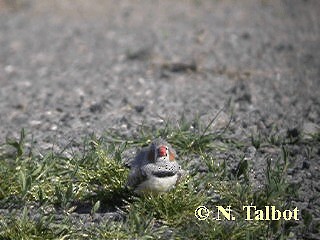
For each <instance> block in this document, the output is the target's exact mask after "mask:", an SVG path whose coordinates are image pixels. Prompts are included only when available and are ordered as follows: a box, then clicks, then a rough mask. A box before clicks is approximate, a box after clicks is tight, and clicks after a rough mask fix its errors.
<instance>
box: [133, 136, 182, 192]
mask: <svg viewBox="0 0 320 240" xmlns="http://www.w3.org/2000/svg"><path fill="white" fill-rule="evenodd" d="M176 156H177V155H176V151H175V150H174V149H173V148H172V146H171V145H170V144H169V143H168V142H167V141H165V140H163V139H162V138H156V139H155V140H153V141H152V142H151V144H150V145H149V146H148V147H144V148H142V149H141V150H140V151H139V152H138V153H137V155H136V156H135V158H134V159H133V160H131V161H130V160H129V161H128V162H127V166H128V167H129V168H130V172H129V175H128V180H127V187H128V188H130V189H133V190H134V193H136V194H137V195H145V194H148V193H151V194H161V193H164V192H167V191H169V190H171V189H172V188H174V187H175V186H176V185H177V184H178V183H179V181H180V180H181V177H183V176H184V175H185V174H186V171H184V170H183V169H182V168H181V166H180V165H179V164H178V163H177V162H176Z"/></svg>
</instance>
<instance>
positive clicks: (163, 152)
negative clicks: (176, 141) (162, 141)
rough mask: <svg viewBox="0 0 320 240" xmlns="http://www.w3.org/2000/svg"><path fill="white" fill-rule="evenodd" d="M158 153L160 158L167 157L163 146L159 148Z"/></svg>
mask: <svg viewBox="0 0 320 240" xmlns="http://www.w3.org/2000/svg"><path fill="white" fill-rule="evenodd" d="M158 153H159V156H160V157H164V156H167V148H166V147H165V146H161V147H159V149H158Z"/></svg>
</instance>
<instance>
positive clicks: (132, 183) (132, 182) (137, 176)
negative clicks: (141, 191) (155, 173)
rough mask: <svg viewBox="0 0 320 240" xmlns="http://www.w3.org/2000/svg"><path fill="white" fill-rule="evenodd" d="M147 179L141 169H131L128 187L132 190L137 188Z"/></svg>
mask: <svg viewBox="0 0 320 240" xmlns="http://www.w3.org/2000/svg"><path fill="white" fill-rule="evenodd" d="M146 179H147V175H146V174H145V173H144V172H143V170H142V169H140V168H136V167H135V168H131V171H130V174H129V176H128V181H127V186H128V187H130V188H135V187H137V186H138V185H139V184H140V183H142V182H143V181H145V180H146Z"/></svg>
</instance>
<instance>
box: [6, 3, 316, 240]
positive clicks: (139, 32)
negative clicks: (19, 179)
mask: <svg viewBox="0 0 320 240" xmlns="http://www.w3.org/2000/svg"><path fill="white" fill-rule="evenodd" d="M319 11H320V1H318V0H304V1H303V0H279V1H266V0H243V1H235V0H203V1H197V0H193V1H191V0H190V1H169V0H162V1H147V0H139V1H129V0H123V1H116V0H114V1H111V0H108V1H102V0H95V1H84V0H80V1H76V2H74V1H72V2H71V1H62V0H61V1H58V0H57V1H40V0H38V1H36V0H34V1H32V0H30V1H27V0H20V1H19V0H15V1H6V0H0V110H1V114H0V123H1V124H0V137H1V139H2V140H1V141H2V142H3V141H4V140H5V139H6V137H12V136H18V135H19V132H20V129H21V128H25V129H26V130H27V132H29V133H32V135H33V139H34V141H36V142H37V145H36V146H37V148H38V149H39V151H45V150H46V149H49V148H52V145H53V144H54V145H55V146H56V147H57V148H59V147H61V146H65V145H66V144H68V143H70V142H71V141H78V140H79V139H81V138H83V137H84V136H86V135H87V134H89V133H92V132H95V133H96V134H97V135H100V134H102V133H103V131H104V130H106V129H111V128H113V129H116V130H118V131H121V132H122V133H124V134H133V133H134V132H135V131H136V129H137V126H139V125H140V124H141V123H144V124H146V125H155V126H157V125H160V124H161V123H163V120H167V119H169V120H171V121H173V122H174V121H176V120H177V119H180V118H181V116H182V115H184V116H185V117H186V119H193V118H194V117H195V116H199V117H200V119H201V120H202V121H203V122H206V121H209V120H210V119H212V117H213V116H214V115H215V114H216V113H217V112H218V111H219V110H220V109H222V108H223V106H225V105H227V106H228V107H227V108H225V111H223V112H222V114H220V115H219V118H218V120H217V121H216V123H215V124H216V127H217V128H218V127H223V126H225V125H226V124H227V123H228V121H229V119H230V116H231V114H230V109H232V111H233V120H232V127H233V128H234V136H235V137H236V138H237V139H239V140H243V139H244V140H245V139H248V138H249V137H250V136H251V134H252V133H253V134H256V133H258V132H261V133H268V132H270V131H271V128H272V126H274V125H276V126H277V127H278V131H279V134H283V135H289V136H291V137H292V136H293V137H294V136H295V135H300V133H312V134H315V133H319V127H320V96H319V95H320V58H319V56H320V48H319V43H320V17H319ZM318 143H319V141H318ZM312 149H314V150H312V151H311V153H310V151H309V153H308V151H307V150H306V147H305V146H302V145H299V144H296V145H292V146H291V149H290V151H291V153H292V155H293V156H292V157H291V159H293V160H292V164H293V167H292V168H291V169H290V171H291V172H290V177H291V179H292V181H296V182H299V183H301V184H302V186H303V187H302V190H301V194H300V198H299V199H298V200H297V205H298V206H300V207H301V208H304V209H308V210H309V212H311V213H312V214H313V216H314V220H315V221H316V222H318V223H319V219H320V210H319V209H320V204H319V200H318V199H319V192H320V189H319V186H318V183H317V181H318V180H320V175H319V168H320V162H319V155H320V146H319V144H316V143H315V144H314V145H312ZM248 151H249V152H251V153H252V152H253V153H252V154H253V156H251V158H252V161H256V162H257V164H256V166H255V167H256V168H259V166H260V164H261V163H259V159H263V158H262V157H261V156H260V155H259V154H260V153H259V152H256V151H255V149H253V150H252V147H251V148H250V149H248ZM265 151H266V152H268V151H269V152H268V154H271V155H272V154H277V153H274V152H272V149H266V150H265ZM252 154H251V155H252ZM307 154H309V155H310V156H309V155H308V156H309V158H308V160H307V161H306V159H307V156H306V155H307ZM314 231H315V230H314ZM308 236H309V237H310V238H317V232H311V233H310V234H309V235H308Z"/></svg>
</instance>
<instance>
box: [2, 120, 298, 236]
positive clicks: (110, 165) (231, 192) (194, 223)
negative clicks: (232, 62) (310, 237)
mask: <svg viewBox="0 0 320 240" xmlns="http://www.w3.org/2000/svg"><path fill="white" fill-rule="evenodd" d="M213 121H214V119H213ZM213 121H212V122H213ZM212 122H211V123H209V124H208V125H202V124H201V123H200V122H199V121H198V120H195V121H194V122H185V121H181V122H180V123H179V124H178V126H174V125H173V124H169V123H168V124H166V125H165V126H164V127H162V128H159V129H152V128H148V127H145V126H144V127H143V126H142V127H141V128H140V131H139V135H138V136H137V137H135V138H130V139H123V137H122V136H120V135H119V134H117V133H114V132H107V133H106V134H105V135H104V136H102V137H101V138H96V137H95V136H90V137H88V138H87V139H86V140H85V141H84V144H83V149H82V150H72V149H70V148H67V149H65V150H64V151H63V152H61V153H54V152H50V151H49V152H47V153H46V155H44V156H36V155H34V154H33V152H32V149H27V148H26V147H25V132H24V131H21V136H20V139H16V140H12V139H11V140H8V139H7V141H6V142H5V143H4V144H3V145H2V146H1V148H0V161H1V165H0V206H1V208H3V209H9V212H6V213H5V214H1V215H0V239H270V238H275V239H276V238H277V239H285V238H286V237H287V236H288V235H289V233H290V225H289V224H288V223H286V222H284V221H246V220H245V217H244V211H243V209H242V206H244V205H255V206H257V207H258V208H263V207H264V206H266V205H273V206H276V207H277V208H278V209H282V210H284V209H290V207H291V206H290V201H289V198H290V196H291V195H292V193H293V191H292V186H291V185H290V184H288V182H287V181H286V178H285V177H286V170H287V168H288V154H287V152H286V149H285V147H284V146H283V145H282V144H281V141H280V140H281V139H280V138H276V139H275V137H274V136H271V137H270V136H266V137H263V136H260V135H258V136H252V137H251V140H252V145H254V146H256V147H257V148H259V147H260V146H262V145H264V144H275V145H276V146H279V145H280V148H281V149H282V154H280V155H279V156H278V158H277V159H274V160H273V161H271V159H269V158H268V157H266V162H267V168H266V172H265V179H266V180H265V183H264V185H263V186H261V187H260V188H258V189H256V188H254V187H253V185H254V183H253V182H252V181H251V180H250V178H249V177H248V176H249V171H250V168H251V166H250V164H249V163H248V161H247V160H246V159H245V158H244V157H243V156H242V155H241V154H238V155H239V156H238V157H236V158H237V159H235V161H236V162H238V166H237V167H236V168H235V169H233V170H232V169H231V167H230V166H229V165H228V164H229V163H228V161H227V159H217V158H216V157H215V156H216V153H217V152H220V153H227V152H233V151H234V152H242V151H244V147H245V146H248V143H243V142H239V141H237V140H236V139H232V138H231V137H228V136H229V134H228V127H226V128H225V129H221V130H216V131H213V130H212V129H211V124H212ZM158 136H161V137H163V138H166V139H167V140H168V141H169V142H170V143H171V144H172V145H173V146H174V148H175V149H176V150H177V152H178V154H179V157H180V163H181V164H182V166H183V168H184V169H185V170H188V171H189V176H188V177H186V178H185V179H184V181H183V182H182V183H181V184H180V185H179V186H178V187H177V188H175V189H173V190H172V191H170V192H168V193H166V194H163V195H158V196H154V195H147V196H143V197H137V196H133V195H132V193H131V192H129V191H128V190H127V189H126V188H125V183H126V179H127V175H128V169H126V168H125V167H124V166H123V164H122V162H123V159H122V153H123V151H125V150H127V149H131V148H133V147H138V146H144V145H147V144H148V143H150V141H151V140H152V139H153V138H155V137H158ZM248 139H249V141H250V136H249V137H248ZM8 148H10V149H9V150H11V151H8ZM13 150H14V151H13ZM200 168H202V169H205V170H204V171H198V170H199V169H200ZM200 205H204V206H206V207H207V208H208V209H210V210H214V209H215V206H217V205H221V206H224V207H226V206H228V205H231V206H232V214H234V215H235V216H236V217H237V219H236V221H226V220H223V221H217V220H214V219H213V217H211V216H210V217H209V218H208V219H207V220H205V221H200V220H198V219H197V218H196V217H195V215H194V212H195V209H196V208H197V207H198V206H200ZM83 211H84V213H85V214H87V215H86V216H87V217H88V218H94V216H95V214H103V213H106V212H109V211H117V212H119V213H120V215H121V216H122V217H121V218H120V219H117V220H103V221H102V222H100V223H99V224H98V223H97V224H95V225H93V226H92V225H86V224H85V223H84V222H81V221H80V220H79V221H77V222H76V223H75V222H74V219H73V218H72V217H70V216H72V213H74V212H78V213H79V212H83Z"/></svg>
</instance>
